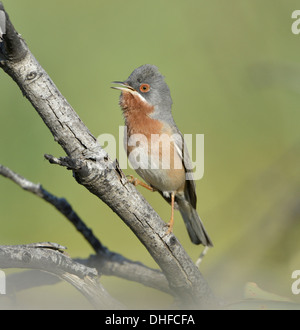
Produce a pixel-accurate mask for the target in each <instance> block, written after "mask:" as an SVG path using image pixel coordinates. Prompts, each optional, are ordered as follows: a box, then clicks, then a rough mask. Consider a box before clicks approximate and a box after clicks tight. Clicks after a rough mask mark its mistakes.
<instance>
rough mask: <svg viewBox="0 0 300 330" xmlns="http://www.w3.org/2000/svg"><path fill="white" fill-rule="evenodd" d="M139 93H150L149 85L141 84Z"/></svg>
mask: <svg viewBox="0 0 300 330" xmlns="http://www.w3.org/2000/svg"><path fill="white" fill-rule="evenodd" d="M140 91H141V92H142V93H147V92H149V91H150V85H149V84H141V86H140Z"/></svg>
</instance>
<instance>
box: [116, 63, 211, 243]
mask: <svg viewBox="0 0 300 330" xmlns="http://www.w3.org/2000/svg"><path fill="white" fill-rule="evenodd" d="M113 83H114V84H119V85H120V87H119V86H113V87H112V88H114V89H117V90H121V96H120V102H119V104H120V107H121V109H122V111H123V115H124V120H125V125H126V128H127V129H126V132H127V135H126V136H125V139H124V140H125V148H126V149H127V156H128V158H129V161H130V163H131V165H132V166H133V168H134V169H135V171H136V172H137V173H138V174H139V176H140V177H141V178H143V179H144V180H145V182H146V184H145V183H143V182H142V181H140V180H138V179H135V178H133V177H131V180H130V181H131V182H132V183H133V184H135V185H138V184H140V185H142V186H144V187H146V188H148V189H149V190H152V191H158V192H159V193H160V194H161V195H162V196H163V197H164V199H165V200H166V201H167V202H168V203H170V204H171V219H170V221H169V223H168V231H167V233H170V232H172V229H173V224H174V209H178V210H179V211H180V213H181V215H182V218H183V220H184V223H185V225H186V228H187V231H188V234H189V236H190V239H191V241H192V242H193V243H194V244H203V245H204V246H208V247H211V246H213V244H212V241H211V240H210V238H209V236H208V235H207V233H206V230H205V229H204V226H203V224H202V221H201V219H200V217H199V215H198V213H197V211H196V205H197V197H196V186H195V182H194V180H193V174H192V170H191V168H192V167H191V160H190V157H189V154H188V151H187V148H186V144H185V142H184V139H183V135H182V133H181V132H180V131H179V129H178V128H177V126H176V124H175V122H174V119H173V117H172V103H173V102H172V98H171V94H170V90H169V87H168V85H167V84H166V83H165V81H164V77H163V76H162V75H161V74H160V72H159V71H158V68H157V67H156V66H154V65H150V64H145V65H142V66H140V67H138V68H137V69H135V70H134V71H133V72H132V73H131V75H130V76H129V77H128V79H127V80H125V81H114V82H113Z"/></svg>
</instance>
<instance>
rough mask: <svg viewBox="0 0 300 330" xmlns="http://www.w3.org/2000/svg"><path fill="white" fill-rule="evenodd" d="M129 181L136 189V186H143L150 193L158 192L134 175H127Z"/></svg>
mask: <svg viewBox="0 0 300 330" xmlns="http://www.w3.org/2000/svg"><path fill="white" fill-rule="evenodd" d="M127 179H128V181H129V182H130V183H132V184H133V185H134V186H135V187H136V186H142V187H144V188H146V189H148V190H150V191H156V190H155V189H154V188H152V187H151V186H149V185H147V184H146V183H144V182H142V181H141V180H139V179H137V178H135V177H134V176H133V175H127Z"/></svg>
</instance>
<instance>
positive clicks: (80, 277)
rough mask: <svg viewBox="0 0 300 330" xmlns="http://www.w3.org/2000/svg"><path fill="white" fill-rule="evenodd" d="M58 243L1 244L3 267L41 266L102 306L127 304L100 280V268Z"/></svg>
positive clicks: (0, 264) (39, 267)
mask: <svg viewBox="0 0 300 330" xmlns="http://www.w3.org/2000/svg"><path fill="white" fill-rule="evenodd" d="M63 248H64V247H63V246H60V245H58V244H55V243H48V242H47V243H36V244H28V245H14V246H9V245H2V246H0V268H2V269H6V268H29V269H39V270H43V271H46V272H48V273H51V274H54V275H56V276H58V277H59V278H61V279H63V280H65V281H67V282H68V283H70V284H72V285H73V286H74V287H75V288H76V289H77V290H79V291H80V292H81V293H82V294H83V295H84V296H85V297H86V298H87V299H88V300H89V301H90V302H91V303H92V304H93V306H94V307H95V308H98V309H111V308H124V306H123V305H121V303H119V302H117V301H116V300H115V299H113V298H112V297H111V296H110V295H109V294H108V293H107V292H106V290H105V289H104V288H103V287H102V285H101V284H100V283H99V282H98V280H97V277H98V273H97V271H96V269H94V268H89V267H86V266H84V265H82V264H80V263H77V262H75V261H73V260H72V259H71V258H69V257H68V256H66V255H65V254H63V253H62V252H61V250H62V249H63Z"/></svg>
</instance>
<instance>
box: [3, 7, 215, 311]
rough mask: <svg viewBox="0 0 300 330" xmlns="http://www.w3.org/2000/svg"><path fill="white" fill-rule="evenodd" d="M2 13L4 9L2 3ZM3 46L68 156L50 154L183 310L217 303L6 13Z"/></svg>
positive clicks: (7, 67)
mask: <svg viewBox="0 0 300 330" xmlns="http://www.w3.org/2000/svg"><path fill="white" fill-rule="evenodd" d="M0 10H2V11H4V8H3V5H2V3H0ZM5 17H6V34H4V35H3V36H2V38H3V42H1V43H0V66H1V68H2V69H3V70H4V71H5V72H6V73H7V74H8V75H10V76H11V77H12V79H13V80H14V81H15V82H16V83H17V84H18V86H19V88H20V89H21V91H22V92H23V94H24V96H26V98H27V99H28V100H29V101H30V102H31V104H32V105H33V107H34V108H35V109H36V111H37V112H38V114H39V115H40V117H41V118H42V120H43V121H44V123H45V124H46V125H47V127H48V128H49V130H50V131H51V133H52V134H53V136H54V139H55V141H57V142H58V143H59V144H60V145H61V147H62V148H63V150H64V151H65V152H66V154H67V157H64V158H61V159H57V158H54V157H52V156H48V157H47V159H49V160H50V161H51V162H52V163H56V164H59V165H63V166H66V167H67V168H68V169H71V170H72V171H73V173H74V177H75V178H76V180H77V182H78V183H79V184H81V185H83V186H84V187H85V188H87V189H88V190H89V191H90V192H91V193H93V194H94V195H96V196H97V197H99V198H100V199H101V200H102V201H103V202H104V203H106V204H107V205H108V206H109V207H110V208H111V209H112V210H113V211H114V212H115V213H116V214H118V216H119V217H120V218H121V219H122V220H123V221H124V222H125V223H126V225H127V226H129V227H130V229H131V230H132V231H133V232H134V233H135V235H136V236H137V237H138V238H139V240H140V241H141V242H142V244H143V245H144V246H145V247H146V248H147V250H148V251H149V253H150V254H151V256H152V257H153V258H154V260H155V261H156V262H157V264H158V265H159V267H160V268H161V270H162V271H163V273H164V274H165V276H166V278H167V280H168V283H169V287H170V289H171V291H172V293H173V294H174V295H175V296H176V297H177V298H178V299H179V300H180V301H181V303H182V304H183V305H184V306H189V307H194V308H199V307H202V308H207V307H208V306H210V305H211V304H212V303H215V299H214V295H213V294H212V291H211V289H210V288H209V286H208V284H207V282H206V280H205V279H204V278H203V276H202V274H201V273H200V272H199V270H198V268H197V267H196V266H195V264H194V263H193V261H192V260H191V259H190V257H189V256H188V254H187V253H186V251H185V250H184V249H183V247H182V246H181V244H180V243H179V241H178V240H177V239H176V237H175V236H174V235H173V234H168V235H167V234H166V232H167V226H166V224H165V222H164V221H162V219H161V218H160V217H159V216H158V214H157V213H156V212H155V211H154V210H153V208H152V207H151V206H150V205H149V204H148V203H147V201H146V200H145V199H144V198H143V196H142V195H141V194H140V193H139V192H138V191H137V190H136V189H135V187H134V186H133V185H131V184H129V183H128V181H127V179H126V177H125V176H124V174H123V172H122V171H121V169H120V168H119V167H118V163H117V162H116V161H113V160H111V159H110V158H109V156H108V155H107V154H106V152H105V151H104V150H103V149H102V148H101V147H100V145H99V144H98V143H97V140H96V138H95V137H94V136H93V135H92V134H91V133H90V131H89V130H88V128H87V127H86V126H85V125H84V123H83V122H82V121H81V120H80V118H79V117H78V115H77V114H76V112H75V111H74V110H73V109H72V107H71V106H70V105H69V103H68V102H67V101H66V99H65V98H64V97H63V96H62V95H61V93H60V92H59V90H58V89H57V87H56V86H55V84H54V83H53V81H52V80H51V79H50V77H49V76H48V74H47V73H46V72H45V70H44V69H43V68H42V67H41V65H40V64H39V63H38V61H37V60H36V59H35V57H34V56H33V55H32V53H31V52H30V50H29V48H28V47H27V45H26V43H25V42H24V40H23V39H22V38H21V36H20V35H19V34H18V33H17V32H16V31H15V29H14V27H13V26H12V24H11V22H10V20H9V18H8V16H7V14H6V15H5Z"/></svg>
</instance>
